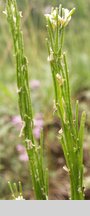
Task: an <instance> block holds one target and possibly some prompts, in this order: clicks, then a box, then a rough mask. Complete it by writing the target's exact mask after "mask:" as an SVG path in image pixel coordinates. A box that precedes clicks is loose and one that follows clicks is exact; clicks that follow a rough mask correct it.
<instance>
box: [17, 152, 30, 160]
mask: <svg viewBox="0 0 90 216" xmlns="http://www.w3.org/2000/svg"><path fill="white" fill-rule="evenodd" d="M19 159H20V161H25V162H26V161H28V156H27V153H26V152H24V153H23V154H21V155H20V156H19Z"/></svg>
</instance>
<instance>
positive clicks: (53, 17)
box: [45, 8, 75, 28]
mask: <svg viewBox="0 0 90 216" xmlns="http://www.w3.org/2000/svg"><path fill="white" fill-rule="evenodd" d="M74 11H75V8H73V9H72V10H71V11H69V10H68V9H66V8H62V16H60V15H59V14H58V10H57V8H56V9H52V11H51V14H45V17H46V19H48V20H49V21H50V22H51V24H52V26H53V27H54V28H55V27H56V26H57V19H58V24H59V25H61V26H66V25H67V24H68V23H69V22H70V20H71V15H72V14H73V13H74Z"/></svg>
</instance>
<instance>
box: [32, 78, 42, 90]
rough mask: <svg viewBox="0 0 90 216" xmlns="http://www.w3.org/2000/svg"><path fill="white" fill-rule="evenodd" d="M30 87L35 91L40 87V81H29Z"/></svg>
mask: <svg viewBox="0 0 90 216" xmlns="http://www.w3.org/2000/svg"><path fill="white" fill-rule="evenodd" d="M30 87H31V89H32V90H35V89H37V88H39V87H40V81H39V80H31V82H30Z"/></svg>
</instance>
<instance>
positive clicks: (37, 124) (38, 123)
mask: <svg viewBox="0 0 90 216" xmlns="http://www.w3.org/2000/svg"><path fill="white" fill-rule="evenodd" d="M43 125H44V121H43V119H42V114H41V113H38V114H37V115H36V117H35V119H34V129H33V133H34V136H35V138H36V139H40V133H41V129H42V128H43Z"/></svg>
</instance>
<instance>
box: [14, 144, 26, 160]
mask: <svg viewBox="0 0 90 216" xmlns="http://www.w3.org/2000/svg"><path fill="white" fill-rule="evenodd" d="M16 150H17V151H18V152H19V154H20V155H19V159H20V161H28V156H27V153H26V149H25V147H24V146H23V145H21V144H18V145H17V146H16Z"/></svg>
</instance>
